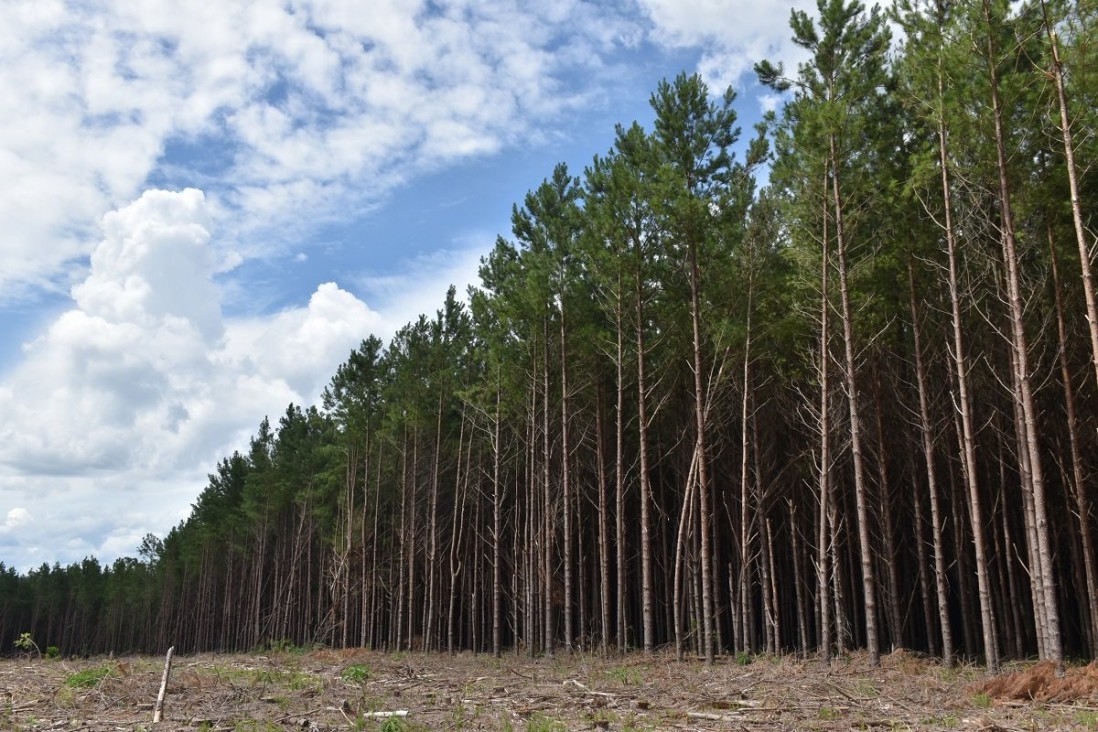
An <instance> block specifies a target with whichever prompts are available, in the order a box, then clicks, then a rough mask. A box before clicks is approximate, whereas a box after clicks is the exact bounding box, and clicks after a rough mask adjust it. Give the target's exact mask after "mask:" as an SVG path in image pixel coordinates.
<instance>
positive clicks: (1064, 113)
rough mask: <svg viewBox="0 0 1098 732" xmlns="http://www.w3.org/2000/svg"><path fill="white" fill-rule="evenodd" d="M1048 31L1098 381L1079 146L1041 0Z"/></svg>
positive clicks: (1097, 313)
mask: <svg viewBox="0 0 1098 732" xmlns="http://www.w3.org/2000/svg"><path fill="white" fill-rule="evenodd" d="M1041 12H1042V13H1043V15H1044V21H1045V31H1046V32H1047V33H1048V40H1049V44H1050V46H1051V48H1052V80H1053V82H1054V83H1055V84H1056V99H1057V102H1058V103H1059V108H1060V133H1061V135H1062V136H1063V140H1064V159H1065V162H1066V164H1067V174H1068V186H1069V191H1070V192H1071V219H1072V222H1073V223H1074V225H1075V242H1076V244H1077V245H1078V247H1079V266H1080V269H1081V270H1082V277H1083V295H1084V297H1085V298H1086V306H1087V325H1088V326H1089V333H1090V353H1091V360H1092V362H1093V364H1094V375H1095V379H1096V380H1098V297H1096V296H1095V292H1094V273H1093V270H1092V269H1091V267H1092V263H1091V260H1092V258H1093V255H1092V254H1091V249H1090V245H1089V244H1087V232H1086V227H1085V226H1084V225H1083V208H1082V204H1081V202H1080V197H1079V175H1078V172H1077V170H1076V166H1075V144H1074V142H1073V141H1072V133H1071V117H1070V115H1069V114H1068V103H1067V91H1066V90H1065V88H1064V69H1063V63H1062V62H1061V60H1060V49H1059V44H1058V43H1057V39H1056V33H1055V31H1053V29H1052V23H1051V22H1050V21H1049V17H1048V3H1046V2H1045V0H1041Z"/></svg>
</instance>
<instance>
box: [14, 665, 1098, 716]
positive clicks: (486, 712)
mask: <svg viewBox="0 0 1098 732" xmlns="http://www.w3.org/2000/svg"><path fill="white" fill-rule="evenodd" d="M741 661H742V662H741ZM163 666H164V660H163V659H162V658H152V657H132V658H129V657H128V658H93V659H81V660H52V661H51V660H40V659H30V658H18V659H6V660H3V661H0V730H9V729H10V730H94V731H96V732H98V731H101V730H139V729H146V730H147V729H150V728H152V727H153V725H152V718H153V706H154V702H155V701H156V697H157V692H158V691H159V688H160V681H161V676H162V673H163ZM1008 670H1009V671H1010V672H1011V673H1007V674H1003V675H1001V676H998V677H995V678H988V677H987V675H986V672H985V671H984V670H983V669H981V668H979V667H976V666H962V667H957V668H945V667H942V666H941V665H939V664H937V663H934V662H933V661H931V660H926V659H922V658H919V657H917V656H915V655H914V654H911V653H906V652H898V653H893V654H891V655H889V656H886V657H885V658H884V659H883V660H882V664H881V666H880V667H879V668H871V667H869V666H868V664H867V663H866V661H865V658H864V656H859V655H854V656H851V657H847V658H844V659H842V660H840V661H837V662H835V663H833V664H831V665H830V666H826V665H824V664H822V663H820V662H819V661H818V660H816V659H807V660H802V659H798V658H794V657H791V656H785V657H777V658H774V657H758V658H753V659H746V658H744V659H740V660H739V661H738V660H737V659H735V658H723V659H720V660H719V661H718V663H717V664H716V665H714V666H712V667H708V668H707V667H706V666H705V665H704V664H703V663H701V662H700V661H698V660H689V661H686V662H678V661H676V660H675V659H674V657H673V656H671V655H667V654H661V655H657V656H655V657H652V658H645V657H644V656H642V655H640V654H636V655H628V656H614V657H610V658H602V657H599V656H596V655H590V654H576V655H571V656H569V655H564V654H559V655H557V656H556V657H553V658H539V659H530V658H526V657H525V656H517V655H504V656H503V657H502V658H499V659H496V658H492V657H490V656H475V655H471V654H460V655H456V656H450V655H446V654H420V653H393V654H381V653H372V652H366V651H358V650H352V651H332V650H313V651H296V650H290V651H285V652H275V653H266V654H238V655H213V654H203V655H198V656H181V657H176V658H175V659H174V663H173V668H172V673H171V677H170V681H169V684H168V688H167V697H166V702H165V707H164V720H163V721H162V722H161V723H160V724H158V725H156V728H157V729H159V730H184V729H186V730H247V731H256V732H258V731H266V730H287V729H306V730H348V729H351V730H383V731H384V732H399V731H400V730H405V731H408V732H410V731H412V730H456V729H468V730H500V731H502V730H526V731H527V732H548V731H549V730H598V729H605V730H802V729H803V730H849V729H863V730H981V731H982V732H990V731H992V730H1047V729H1064V730H1066V729H1074V730H1098V666H1096V665H1095V664H1092V665H1090V666H1085V667H1084V666H1077V667H1072V668H1069V669H1068V671H1067V673H1066V675H1065V676H1063V677H1059V676H1057V675H1056V674H1055V670H1054V669H1052V668H1051V667H1050V666H1047V665H1043V664H1019V665H1015V666H1012V667H1011V668H1010V669H1008Z"/></svg>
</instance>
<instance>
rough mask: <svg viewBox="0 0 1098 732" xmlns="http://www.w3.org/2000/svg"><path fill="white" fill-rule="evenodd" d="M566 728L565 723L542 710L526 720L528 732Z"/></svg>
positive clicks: (560, 731) (552, 731)
mask: <svg viewBox="0 0 1098 732" xmlns="http://www.w3.org/2000/svg"><path fill="white" fill-rule="evenodd" d="M565 729H567V728H566V727H565V726H564V724H562V723H561V722H559V721H557V720H555V719H552V718H550V717H547V716H545V715H544V714H542V713H540V712H538V713H537V714H535V715H534V716H532V717H530V719H528V720H526V732H563V730H565Z"/></svg>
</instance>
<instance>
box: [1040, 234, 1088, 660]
mask: <svg viewBox="0 0 1098 732" xmlns="http://www.w3.org/2000/svg"><path fill="white" fill-rule="evenodd" d="M1047 231H1048V248H1049V253H1050V254H1051V261H1052V286H1053V292H1054V293H1055V296H1056V335H1057V337H1058V339H1059V346H1060V348H1059V351H1060V380H1061V381H1062V382H1063V385H1064V409H1065V410H1066V415H1065V416H1066V418H1067V428H1068V446H1069V448H1070V451H1071V474H1070V475H1071V478H1070V481H1069V482H1070V483H1071V494H1072V496H1073V497H1074V498H1075V512H1076V515H1077V516H1078V518H1079V538H1080V540H1081V541H1082V544H1083V547H1082V551H1083V570H1084V577H1085V582H1086V588H1087V594H1086V603H1085V606H1086V617H1087V620H1088V624H1089V626H1090V632H1089V634H1088V635H1089V637H1090V639H1091V653H1092V654H1093V653H1094V652H1095V647H1096V646H1098V579H1096V578H1095V577H1096V573H1095V567H1094V538H1093V536H1092V535H1091V533H1090V499H1089V497H1088V496H1087V491H1086V480H1085V474H1084V472H1083V458H1082V450H1081V448H1080V445H1079V429H1078V417H1077V416H1076V412H1075V390H1074V388H1073V387H1072V384H1071V368H1070V366H1069V364H1068V355H1067V328H1066V326H1065V325H1064V303H1063V300H1062V297H1061V294H1060V293H1061V291H1060V269H1059V263H1058V261H1057V257H1056V247H1054V246H1053V244H1052V229H1051V228H1049V229H1048V230H1047Z"/></svg>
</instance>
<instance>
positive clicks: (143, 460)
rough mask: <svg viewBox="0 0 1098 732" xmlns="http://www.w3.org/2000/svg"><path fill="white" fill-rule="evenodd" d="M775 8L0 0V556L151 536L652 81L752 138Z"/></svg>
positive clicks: (53, 557) (28, 560)
mask: <svg viewBox="0 0 1098 732" xmlns="http://www.w3.org/2000/svg"><path fill="white" fill-rule="evenodd" d="M793 5H798V6H801V7H808V8H810V7H811V6H812V5H814V4H813V3H806V2H804V0H783V2H777V3H762V2H758V1H757V0H607V1H606V2H601V1H594V2H585V1H583V0H550V2H544V3H539V2H533V3H527V2H524V1H523V0H430V1H429V2H428V1H421V0H366V1H365V2H364V1H363V0H254V1H251V2H249V1H245V0H221V1H220V2H216V3H209V2H188V3H179V2H175V1H174V0H90V1H87V0H6V1H5V2H3V3H0V99H3V100H4V101H3V104H0V223H2V227H0V562H4V563H5V564H6V565H7V566H9V567H12V566H13V567H16V568H17V569H19V570H27V569H29V568H32V567H36V566H39V565H41V564H42V563H43V562H49V563H53V562H60V563H62V564H68V563H70V562H74V561H79V560H81V559H83V558H84V557H85V556H89V555H92V556H96V557H98V558H99V559H100V560H101V561H104V562H111V561H113V560H114V559H115V558H117V557H118V556H122V555H132V554H134V553H135V549H136V547H137V545H138V543H139V542H140V540H141V537H142V536H144V534H145V533H147V532H153V533H156V534H158V535H161V536H162V535H163V534H165V533H166V532H167V531H168V529H170V528H171V527H172V526H173V525H175V524H177V523H178V522H179V521H180V520H181V519H183V518H184V517H185V516H186V515H187V513H188V512H189V509H190V504H191V503H192V502H193V501H194V500H195V498H196V497H197V495H198V493H199V492H200V491H201V490H202V488H203V487H204V486H205V483H206V475H207V473H209V472H211V471H212V470H213V469H214V467H215V465H216V462H217V461H218V460H219V459H220V458H221V457H223V456H226V455H229V454H231V452H232V451H233V450H234V449H238V448H244V447H245V446H246V445H247V440H248V438H249V437H250V436H251V435H252V434H253V433H254V431H255V429H256V427H257V426H258V424H259V422H260V420H261V419H262V418H263V417H264V415H271V417H272V419H276V418H277V417H278V416H279V415H280V414H281V413H282V412H283V411H284V410H285V408H286V405H287V404H289V403H290V402H294V403H297V404H302V405H308V404H313V403H315V402H316V400H317V397H318V395H319V393H320V391H321V389H322V388H323V387H324V385H325V384H326V383H327V382H328V380H329V378H330V377H331V375H332V374H333V373H334V371H335V368H336V366H337V365H338V364H339V363H341V362H342V361H343V360H344V359H345V358H346V356H347V355H348V354H349V352H350V351H351V350H352V349H353V348H354V347H355V346H357V344H358V343H359V342H360V341H361V340H362V339H363V338H364V337H366V336H367V335H368V334H370V333H376V334H377V335H379V336H380V337H381V338H382V339H383V340H386V341H387V340H388V338H389V337H390V336H391V335H392V333H393V332H394V331H395V330H396V329H397V328H399V327H400V326H401V325H403V324H404V323H406V322H408V321H409V320H411V319H413V318H415V317H416V316H417V315H418V314H419V313H421V312H427V313H432V312H434V310H435V309H436V308H437V307H438V306H439V305H440V304H441V302H442V299H443V295H444V293H445V290H446V287H447V286H448V285H449V284H450V283H453V284H455V285H457V286H458V288H459V291H464V289H465V286H466V285H467V284H469V283H470V282H474V281H475V279H476V268H477V264H478V260H479V258H480V257H481V256H482V255H483V254H485V253H487V252H488V250H489V249H490V247H491V244H492V242H493V241H494V239H495V237H496V235H498V234H504V235H508V234H509V215H510V209H511V204H512V203H513V202H515V201H520V200H521V198H522V196H523V195H524V194H525V192H526V191H528V190H530V189H532V188H535V187H536V186H537V185H538V184H539V183H540V182H541V180H542V179H543V178H545V177H546V176H548V175H549V174H550V173H551V172H552V168H553V165H554V164H556V163H557V162H567V163H568V164H569V166H570V167H571V168H572V169H573V172H574V173H576V174H579V173H581V172H582V169H583V167H584V166H585V165H586V164H587V163H588V162H589V161H590V160H591V157H592V156H593V155H594V154H596V153H600V154H601V153H604V152H605V151H606V150H607V149H609V147H610V145H611V144H612V140H613V128H614V125H615V123H619V122H620V123H625V124H628V123H630V122H632V121H633V120H634V119H636V120H639V121H640V122H642V124H645V125H646V126H648V125H649V123H650V121H651V114H650V110H649V107H648V98H649V95H650V94H651V92H652V91H653V90H654V89H655V86H656V84H657V83H658V82H659V81H660V79H663V78H673V77H674V76H675V75H676V74H677V73H679V72H680V71H687V72H694V71H698V72H700V73H702V74H703V76H704V78H705V79H706V81H707V82H708V83H709V84H710V86H711V87H715V88H716V87H719V88H721V89H723V88H724V87H725V86H727V85H729V84H731V85H733V86H735V87H736V88H737V90H738V91H739V93H740V100H739V104H738V107H739V111H740V115H741V121H742V122H743V125H744V128H745V130H747V132H748V133H749V132H750V124H751V123H752V122H753V121H754V120H756V119H757V118H758V116H759V114H760V112H761V109H762V108H763V107H765V106H767V105H772V104H773V101H774V100H773V99H772V98H770V97H768V96H766V95H765V93H764V91H763V90H762V89H760V88H758V86H757V85H755V84H754V82H753V79H752V75H751V73H750V69H751V65H752V63H753V62H754V61H756V60H758V59H760V58H764V57H768V58H772V59H774V58H777V59H781V58H790V54H791V53H792V50H791V48H790V44H789V43H788V40H787V39H788V36H789V31H788V18H789V10H790V7H791V6H793ZM759 8H766V10H760V9H759Z"/></svg>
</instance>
